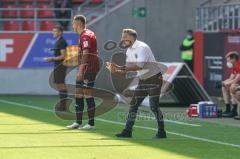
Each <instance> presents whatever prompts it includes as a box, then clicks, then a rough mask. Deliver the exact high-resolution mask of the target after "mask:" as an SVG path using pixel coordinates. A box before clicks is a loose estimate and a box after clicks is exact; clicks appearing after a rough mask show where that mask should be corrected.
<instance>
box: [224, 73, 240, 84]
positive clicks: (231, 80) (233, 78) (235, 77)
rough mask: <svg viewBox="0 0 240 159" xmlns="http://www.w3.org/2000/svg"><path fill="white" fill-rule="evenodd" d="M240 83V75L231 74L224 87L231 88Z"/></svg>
mask: <svg viewBox="0 0 240 159" xmlns="http://www.w3.org/2000/svg"><path fill="white" fill-rule="evenodd" d="M239 81H240V74H236V75H234V74H231V76H230V78H229V79H227V80H226V81H224V82H223V85H224V86H230V85H232V84H234V83H238V82H239Z"/></svg>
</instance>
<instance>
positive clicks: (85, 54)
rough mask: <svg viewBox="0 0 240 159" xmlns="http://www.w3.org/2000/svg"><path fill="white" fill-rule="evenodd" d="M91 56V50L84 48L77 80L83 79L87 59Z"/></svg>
mask: <svg viewBox="0 0 240 159" xmlns="http://www.w3.org/2000/svg"><path fill="white" fill-rule="evenodd" d="M88 58H89V50H88V49H84V50H83V55H82V58H81V61H80V65H79V71H78V73H77V80H79V81H81V80H83V75H84V68H85V67H86V65H87V60H88Z"/></svg>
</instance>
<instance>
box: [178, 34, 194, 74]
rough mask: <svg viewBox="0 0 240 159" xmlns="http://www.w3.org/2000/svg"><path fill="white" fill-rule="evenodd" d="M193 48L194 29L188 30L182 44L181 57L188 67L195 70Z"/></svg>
mask: <svg viewBox="0 0 240 159" xmlns="http://www.w3.org/2000/svg"><path fill="white" fill-rule="evenodd" d="M193 48H194V37H193V30H188V31H187V35H186V37H185V39H184V40H183V42H182V44H181V46H180V51H181V59H182V60H183V61H184V62H185V63H186V64H187V65H188V67H189V68H190V69H191V70H192V71H193Z"/></svg>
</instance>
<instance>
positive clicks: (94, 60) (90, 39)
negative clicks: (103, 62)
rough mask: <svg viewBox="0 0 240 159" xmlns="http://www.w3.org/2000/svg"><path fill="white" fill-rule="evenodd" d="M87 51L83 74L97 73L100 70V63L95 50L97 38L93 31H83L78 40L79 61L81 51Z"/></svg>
mask: <svg viewBox="0 0 240 159" xmlns="http://www.w3.org/2000/svg"><path fill="white" fill-rule="evenodd" d="M86 49H87V50H88V52H89V54H88V55H87V61H86V62H87V63H86V66H85V69H84V73H97V72H98V71H99V69H100V62H99V57H98V50H97V37H96V35H95V34H94V32H93V31H91V30H89V29H85V30H84V31H83V32H82V34H81V36H80V39H79V55H80V61H81V59H82V57H83V50H86Z"/></svg>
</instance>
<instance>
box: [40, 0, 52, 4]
mask: <svg viewBox="0 0 240 159" xmlns="http://www.w3.org/2000/svg"><path fill="white" fill-rule="evenodd" d="M37 2H38V3H50V2H51V0H37Z"/></svg>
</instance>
